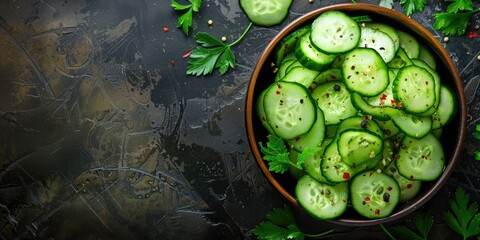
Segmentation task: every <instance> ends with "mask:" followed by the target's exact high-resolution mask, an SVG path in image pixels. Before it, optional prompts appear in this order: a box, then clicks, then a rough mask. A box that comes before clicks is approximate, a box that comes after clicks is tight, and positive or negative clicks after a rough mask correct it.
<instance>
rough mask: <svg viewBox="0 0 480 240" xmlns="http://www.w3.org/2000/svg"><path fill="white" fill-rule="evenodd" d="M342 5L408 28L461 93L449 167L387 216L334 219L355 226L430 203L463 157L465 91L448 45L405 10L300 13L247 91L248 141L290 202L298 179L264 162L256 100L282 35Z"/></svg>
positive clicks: (449, 140)
mask: <svg viewBox="0 0 480 240" xmlns="http://www.w3.org/2000/svg"><path fill="white" fill-rule="evenodd" d="M329 10H339V11H343V12H345V13H347V14H348V15H350V16H362V15H368V16H370V17H371V18H372V19H373V20H374V21H376V22H382V23H386V24H389V25H391V26H393V27H394V28H396V29H399V30H402V31H406V32H408V33H410V34H412V35H413V36H415V38H416V39H417V40H418V41H420V42H421V43H423V45H424V46H426V47H427V48H428V49H429V50H430V51H431V52H432V53H433V54H434V55H435V58H436V59H435V60H436V62H437V72H438V73H439V75H440V76H441V77H442V83H443V84H446V85H447V86H449V87H450V88H451V89H453V90H454V92H455V93H456V94H457V97H458V107H457V109H458V112H457V114H456V116H455V118H454V119H453V120H452V121H451V122H450V124H449V125H448V126H446V127H444V130H443V133H442V137H441V139H440V140H441V142H442V144H443V147H444V151H445V157H446V164H445V170H444V173H443V174H442V176H441V177H440V178H439V179H437V180H436V181H433V182H424V183H422V189H421V192H420V193H419V194H418V196H417V197H416V198H415V199H413V200H412V201H410V202H408V203H404V204H401V205H399V206H397V209H396V210H395V212H394V213H393V214H392V215H390V216H389V217H386V218H381V219H373V220H372V219H366V218H364V217H362V216H360V215H358V214H357V213H355V212H354V211H353V209H351V208H347V211H346V212H345V213H344V214H343V215H342V216H341V218H339V219H336V220H333V221H332V222H335V223H337V224H342V225H350V226H355V225H356V226H367V225H376V224H380V223H385V222H389V221H393V220H396V219H399V218H401V217H403V216H405V215H407V214H409V213H410V212H412V211H413V210H415V209H416V208H418V207H420V206H421V205H423V204H424V203H425V202H427V201H428V200H429V199H430V198H431V197H432V196H433V195H434V194H435V193H436V192H437V191H438V190H439V188H440V187H441V186H442V185H443V184H444V183H445V182H446V180H447V178H448V177H449V175H450V173H451V172H452V171H453V169H454V166H455V164H456V162H457V161H458V159H459V154H460V150H461V147H462V145H463V140H464V137H465V129H466V101H465V95H464V91H463V86H462V82H461V79H460V77H459V74H458V71H457V70H456V67H455V64H454V63H453V61H452V60H451V59H450V57H449V54H448V53H447V52H446V51H445V50H444V48H443V46H442V45H441V44H440V42H439V41H438V40H436V39H435V38H434V37H433V36H432V35H431V34H430V32H428V31H427V30H426V29H425V28H423V27H422V26H421V25H420V24H418V23H417V22H415V21H414V20H412V19H410V18H408V17H406V16H405V15H403V14H401V13H399V12H396V11H394V10H391V9H387V8H383V7H379V6H376V5H368V4H341V5H333V6H329V7H325V8H321V9H317V10H315V11H312V12H310V13H308V14H305V15H303V16H302V17H300V18H298V19H297V20H295V21H294V22H292V23H291V24H290V25H288V26H286V27H285V28H284V29H283V30H282V31H281V32H280V33H279V34H278V35H277V36H276V37H275V38H274V39H273V40H272V41H271V42H270V43H269V45H268V46H267V48H266V49H265V51H264V52H263V54H262V55H261V57H260V60H259V62H258V64H257V66H256V68H255V70H254V72H253V74H252V78H251V82H250V85H249V88H248V92H247V98H246V126H247V135H248V139H249V144H250V147H251V149H252V152H253V154H254V156H255V158H256V160H257V162H258V164H259V166H260V168H261V169H262V171H263V172H264V174H265V175H266V177H267V178H268V180H269V181H270V182H271V183H272V184H273V186H274V187H275V188H276V189H277V190H278V191H279V192H280V193H281V194H282V195H283V196H284V197H285V198H286V199H287V201H289V202H290V203H291V204H293V205H296V206H298V204H297V202H296V200H295V197H294V191H293V189H294V187H295V184H296V180H295V179H294V178H293V177H291V176H290V174H288V173H285V174H274V173H272V172H269V171H268V165H267V164H266V163H265V162H264V161H263V159H262V154H261V152H260V149H259V147H258V142H259V141H263V142H265V140H266V136H267V134H268V133H267V131H266V130H265V129H264V127H263V126H262V124H261V123H260V121H259V119H258V117H257V116H256V108H255V102H256V99H257V97H258V94H259V93H260V92H261V91H262V90H263V89H265V88H267V87H268V86H269V85H270V84H271V83H272V82H273V78H274V71H273V69H274V66H272V65H271V63H273V62H275V59H274V54H273V52H274V49H275V47H276V46H277V45H278V44H279V42H280V40H281V39H283V38H284V37H285V36H287V35H288V34H290V33H292V32H293V31H295V30H296V29H298V28H300V27H302V26H305V25H307V24H309V23H311V22H312V21H313V20H314V19H315V17H316V16H318V15H319V14H321V13H323V12H325V11H329Z"/></svg>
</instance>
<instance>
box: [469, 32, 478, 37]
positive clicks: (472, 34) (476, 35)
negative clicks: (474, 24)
mask: <svg viewBox="0 0 480 240" xmlns="http://www.w3.org/2000/svg"><path fill="white" fill-rule="evenodd" d="M468 37H469V38H477V37H478V33H477V32H470V33H469V34H468Z"/></svg>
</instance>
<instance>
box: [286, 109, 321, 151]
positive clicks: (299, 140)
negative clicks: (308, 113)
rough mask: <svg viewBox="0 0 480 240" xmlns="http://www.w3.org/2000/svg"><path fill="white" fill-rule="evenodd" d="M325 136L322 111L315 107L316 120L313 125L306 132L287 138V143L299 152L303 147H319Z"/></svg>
mask: <svg viewBox="0 0 480 240" xmlns="http://www.w3.org/2000/svg"><path fill="white" fill-rule="evenodd" d="M324 138H325V118H324V117H323V112H322V110H321V109H320V108H318V107H317V120H316V121H315V124H314V125H313V127H312V128H311V129H310V131H308V132H307V133H306V134H304V135H301V136H298V137H296V138H294V139H290V140H287V143H288V144H289V145H290V147H292V148H293V149H295V150H297V151H299V152H301V151H303V150H304V149H305V148H314V147H320V146H321V145H322V143H323V140H324Z"/></svg>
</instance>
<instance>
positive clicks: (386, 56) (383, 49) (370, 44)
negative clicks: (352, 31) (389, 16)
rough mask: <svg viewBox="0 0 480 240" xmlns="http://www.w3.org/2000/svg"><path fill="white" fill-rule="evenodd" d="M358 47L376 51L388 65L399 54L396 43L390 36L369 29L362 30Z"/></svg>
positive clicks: (363, 28)
mask: <svg viewBox="0 0 480 240" xmlns="http://www.w3.org/2000/svg"><path fill="white" fill-rule="evenodd" d="M358 47H363V48H371V49H374V50H375V51H377V53H378V54H380V56H381V57H382V59H383V61H384V62H386V63H388V62H390V61H391V60H392V59H393V58H394V57H395V53H396V52H397V51H396V50H395V43H394V42H393V40H392V38H391V37H390V36H389V35H388V34H386V33H384V32H382V31H378V30H375V29H373V28H369V27H362V28H361V37H360V41H359V42H358Z"/></svg>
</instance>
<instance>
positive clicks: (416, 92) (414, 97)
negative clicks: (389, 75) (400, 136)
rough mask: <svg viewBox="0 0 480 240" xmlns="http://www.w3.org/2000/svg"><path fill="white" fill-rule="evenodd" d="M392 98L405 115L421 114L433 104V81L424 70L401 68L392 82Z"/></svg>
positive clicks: (420, 68) (416, 67) (410, 67)
mask: <svg viewBox="0 0 480 240" xmlns="http://www.w3.org/2000/svg"><path fill="white" fill-rule="evenodd" d="M392 92H393V97H394V98H395V100H396V101H397V102H400V103H401V104H402V106H403V110H404V111H405V112H407V113H412V114H418V113H423V112H426V111H427V110H429V109H430V108H432V107H433V105H434V104H435V79H434V78H433V76H432V74H430V73H429V72H428V71H427V70H426V69H425V68H422V67H418V66H408V67H403V68H402V69H400V71H399V72H398V73H397V76H396V77H395V80H394V81H393V89H392Z"/></svg>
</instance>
